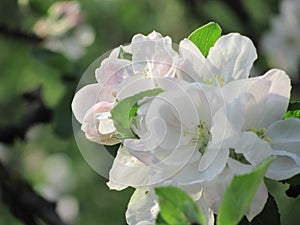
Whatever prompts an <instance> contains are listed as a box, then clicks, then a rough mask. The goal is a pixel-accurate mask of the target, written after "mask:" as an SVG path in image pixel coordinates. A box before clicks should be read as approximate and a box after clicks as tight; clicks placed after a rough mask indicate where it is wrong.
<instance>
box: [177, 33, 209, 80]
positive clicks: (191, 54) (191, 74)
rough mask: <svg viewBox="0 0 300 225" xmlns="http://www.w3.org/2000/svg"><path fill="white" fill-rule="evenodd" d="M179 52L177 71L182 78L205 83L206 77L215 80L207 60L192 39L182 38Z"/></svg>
mask: <svg viewBox="0 0 300 225" xmlns="http://www.w3.org/2000/svg"><path fill="white" fill-rule="evenodd" d="M179 53H180V59H179V68H178V71H177V73H178V75H179V78H180V79H183V80H186V81H189V82H204V83H205V81H204V79H208V80H211V81H212V82H213V81H214V80H215V79H214V74H213V72H212V71H211V70H210V66H209V64H208V63H207V60H206V59H205V57H204V56H203V55H202V53H201V52H200V50H199V49H198V48H197V46H196V45H195V44H194V43H193V42H192V41H190V40H189V39H184V40H182V41H181V42H180V44H179Z"/></svg>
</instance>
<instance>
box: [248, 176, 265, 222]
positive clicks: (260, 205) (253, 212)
mask: <svg viewBox="0 0 300 225" xmlns="http://www.w3.org/2000/svg"><path fill="white" fill-rule="evenodd" d="M267 200H268V189H267V187H266V185H265V183H264V182H263V181H262V182H261V183H260V185H259V187H258V189H257V191H256V194H255V196H254V198H253V200H252V202H251V204H250V208H249V209H248V211H247V213H246V217H247V218H248V220H249V221H251V220H252V219H253V218H254V217H255V216H257V215H258V214H259V213H260V212H261V211H262V210H263V209H264V206H265V204H266V202H267Z"/></svg>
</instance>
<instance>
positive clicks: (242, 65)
mask: <svg viewBox="0 0 300 225" xmlns="http://www.w3.org/2000/svg"><path fill="white" fill-rule="evenodd" d="M256 58H257V54H256V49H255V46H254V45H253V43H252V41H251V40H250V39H249V38H247V37H245V36H242V35H240V34H237V33H231V34H228V35H224V36H221V37H220V38H219V39H218V40H217V42H216V43H215V45H214V46H213V47H212V48H211V49H210V51H209V54H208V56H207V59H208V61H209V63H210V64H211V69H212V71H213V74H215V75H218V76H220V77H222V78H224V82H225V83H228V82H230V81H232V80H238V79H247V78H248V76H249V74H250V70H251V67H252V65H253V62H254V61H255V60H256Z"/></svg>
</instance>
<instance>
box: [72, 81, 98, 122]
mask: <svg viewBox="0 0 300 225" xmlns="http://www.w3.org/2000/svg"><path fill="white" fill-rule="evenodd" d="M100 91H101V85H99V84H90V85H87V86H84V87H83V88H81V89H80V90H79V91H78V92H77V93H76V94H75V96H74V99H73V102H72V110H73V113H74V116H75V118H76V119H77V120H78V121H79V122H80V123H82V121H83V118H84V116H85V114H86V113H87V111H88V110H89V109H90V108H91V107H92V106H93V105H95V104H96V103H97V102H98V99H99V93H100Z"/></svg>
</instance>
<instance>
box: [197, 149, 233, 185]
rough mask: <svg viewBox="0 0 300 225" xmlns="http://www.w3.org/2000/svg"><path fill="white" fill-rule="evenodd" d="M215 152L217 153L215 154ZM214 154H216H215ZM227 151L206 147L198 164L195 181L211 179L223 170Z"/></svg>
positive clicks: (227, 154)
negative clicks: (198, 172) (197, 174)
mask: <svg viewBox="0 0 300 225" xmlns="http://www.w3.org/2000/svg"><path fill="white" fill-rule="evenodd" d="M216 152H217V154H216ZM215 154H216V155H215ZM228 156H229V151H228V150H227V149H219V150H215V149H206V151H205V153H204V155H203V156H202V158H201V160H200V164H199V171H200V174H199V176H198V177H195V180H196V181H206V180H212V179H213V178H215V177H216V176H217V175H219V174H220V173H222V171H223V170H224V168H225V166H226V163H227V159H228Z"/></svg>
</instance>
